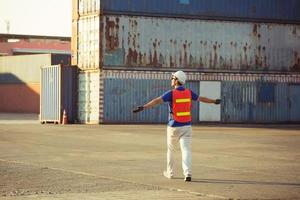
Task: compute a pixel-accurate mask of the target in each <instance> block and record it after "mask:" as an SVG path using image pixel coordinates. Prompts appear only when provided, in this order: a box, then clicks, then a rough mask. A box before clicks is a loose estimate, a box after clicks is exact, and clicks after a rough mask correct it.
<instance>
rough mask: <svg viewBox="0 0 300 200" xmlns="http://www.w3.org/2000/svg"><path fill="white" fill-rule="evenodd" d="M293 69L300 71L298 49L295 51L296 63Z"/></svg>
mask: <svg viewBox="0 0 300 200" xmlns="http://www.w3.org/2000/svg"><path fill="white" fill-rule="evenodd" d="M291 69H292V70H293V71H300V55H299V53H298V52H297V51H295V52H294V64H293V66H292V67H291Z"/></svg>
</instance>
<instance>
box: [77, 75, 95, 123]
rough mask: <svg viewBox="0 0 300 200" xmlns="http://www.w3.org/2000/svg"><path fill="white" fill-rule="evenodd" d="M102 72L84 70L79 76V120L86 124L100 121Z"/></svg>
mask: <svg viewBox="0 0 300 200" xmlns="http://www.w3.org/2000/svg"><path fill="white" fill-rule="evenodd" d="M100 99H101V97H100V73H99V71H83V72H80V73H79V77H78V120H79V122H80V123H85V124H98V123H100V117H99V116H100V108H99V101H100Z"/></svg>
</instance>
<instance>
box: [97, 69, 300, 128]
mask: <svg viewBox="0 0 300 200" xmlns="http://www.w3.org/2000/svg"><path fill="white" fill-rule="evenodd" d="M103 73H104V75H103V79H104V106H103V113H104V117H103V119H102V121H103V122H104V123H166V122H167V120H168V110H167V106H166V105H161V106H157V107H154V108H152V109H149V110H146V111H145V112H141V113H138V114H132V113H131V110H132V108H134V107H135V106H137V105H143V104H145V103H147V102H148V101H149V100H151V99H153V98H155V97H157V96H160V95H162V94H163V93H164V92H165V91H167V90H169V89H170V80H169V79H170V74H171V73H169V72H148V71H117V70H115V71H110V70H106V71H104V72H103ZM188 79H189V82H188V83H187V85H186V87H187V88H190V89H192V90H193V91H194V92H196V93H198V91H199V82H200V81H203V80H208V81H221V96H222V100H223V102H222V105H221V122H223V123H284V122H298V123H299V122H300V112H298V111H299V110H300V109H299V108H300V107H299V99H300V75H275V74H273V75H270V74H224V73H188ZM200 95H201V91H200ZM199 109H200V110H199ZM192 110H193V111H192V115H193V123H199V117H198V116H199V112H201V108H199V103H195V102H194V103H193V108H192Z"/></svg>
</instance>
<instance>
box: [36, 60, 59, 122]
mask: <svg viewBox="0 0 300 200" xmlns="http://www.w3.org/2000/svg"><path fill="white" fill-rule="evenodd" d="M60 79H61V70H60V66H59V65H57V66H51V67H47V68H41V92H40V95H41V97H40V99H41V100H40V105H41V106H40V112H41V113H40V121H42V122H56V123H60V121H61V115H60V109H61V103H60V99H61V96H60V95H61V90H60V85H61V80H60Z"/></svg>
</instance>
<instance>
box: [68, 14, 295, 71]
mask: <svg viewBox="0 0 300 200" xmlns="http://www.w3.org/2000/svg"><path fill="white" fill-rule="evenodd" d="M99 23H100V25H99ZM73 39H77V44H78V46H77V47H78V48H77V49H76V50H75V51H73V52H74V53H76V57H77V60H76V62H75V63H77V64H78V66H79V68H81V69H83V70H88V69H99V68H104V67H105V68H116V67H118V68H131V69H135V68H139V69H145V68H147V69H151V70H163V69H169V68H184V69H186V70H196V71H198V70H201V71H248V72H249V71H261V72H289V71H300V25H288V24H266V23H250V22H225V21H208V20H199V19H176V18H157V17H134V16H118V15H106V16H103V17H99V16H88V17H84V18H81V19H79V20H78V35H75V36H74V37H73Z"/></svg>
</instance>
